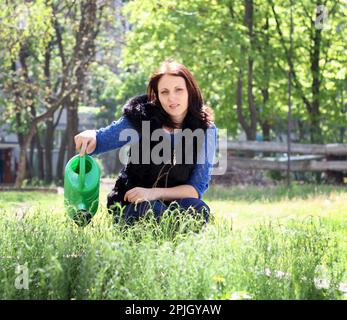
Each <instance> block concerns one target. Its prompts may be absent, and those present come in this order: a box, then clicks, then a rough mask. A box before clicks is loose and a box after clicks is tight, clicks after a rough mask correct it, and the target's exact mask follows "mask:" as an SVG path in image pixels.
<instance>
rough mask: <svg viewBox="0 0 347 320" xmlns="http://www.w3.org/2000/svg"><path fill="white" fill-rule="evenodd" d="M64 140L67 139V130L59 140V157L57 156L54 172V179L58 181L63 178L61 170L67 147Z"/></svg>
mask: <svg viewBox="0 0 347 320" xmlns="http://www.w3.org/2000/svg"><path fill="white" fill-rule="evenodd" d="M66 139H67V128H66V129H65V131H64V136H63V138H62V140H61V144H60V147H59V155H58V161H57V170H56V179H57V180H58V181H63V178H64V172H63V168H64V165H65V154H66V150H67V145H66V143H65V142H66Z"/></svg>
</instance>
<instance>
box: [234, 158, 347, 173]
mask: <svg viewBox="0 0 347 320" xmlns="http://www.w3.org/2000/svg"><path fill="white" fill-rule="evenodd" d="M232 167H236V168H240V169H245V170H247V169H251V170H252V169H254V170H280V171H285V170H287V163H286V162H283V161H270V160H261V159H247V158H240V157H228V170H231V169H232ZM327 170H331V171H347V161H316V160H311V161H291V171H327Z"/></svg>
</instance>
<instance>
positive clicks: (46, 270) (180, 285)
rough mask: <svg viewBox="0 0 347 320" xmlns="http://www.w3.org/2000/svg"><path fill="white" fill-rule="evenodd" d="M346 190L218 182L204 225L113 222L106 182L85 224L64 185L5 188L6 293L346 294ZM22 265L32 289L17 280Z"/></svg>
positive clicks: (0, 266)
mask: <svg viewBox="0 0 347 320" xmlns="http://www.w3.org/2000/svg"><path fill="white" fill-rule="evenodd" d="M346 191H347V190H346V189H345V188H342V187H340V188H338V187H329V186H320V187H318V188H317V187H314V186H295V187H294V188H293V189H292V190H290V191H289V192H288V191H287V190H286V188H285V187H277V188H272V189H264V188H255V187H251V188H246V189H241V188H232V189H226V188H220V187H218V186H212V187H211V188H210V189H209V190H208V192H207V193H206V197H205V199H204V200H205V201H206V202H207V203H208V204H209V206H210V208H211V210H212V212H213V215H214V217H215V219H213V221H212V222H211V223H209V224H208V225H207V226H206V228H203V230H202V231H200V232H194V230H195V231H196V229H199V228H200V227H201V226H199V221H196V220H193V219H191V218H189V217H183V218H182V217H181V218H175V217H174V215H173V216H171V218H170V217H167V218H166V219H164V220H163V221H162V222H161V223H160V224H157V223H155V221H153V219H151V218H150V217H149V218H148V219H146V220H144V221H141V222H139V223H137V224H135V226H133V227H128V228H126V227H125V226H124V225H122V224H120V225H115V224H114V223H113V220H112V216H111V215H109V214H108V213H107V211H106V210H105V199H106V198H105V195H106V190H102V192H101V197H100V200H101V201H100V202H101V208H100V210H99V212H98V213H97V215H96V216H95V217H94V218H93V220H92V222H91V224H90V225H88V226H87V227H86V228H78V227H77V226H76V225H75V224H74V223H73V222H72V221H71V220H70V219H69V218H68V217H67V216H66V214H65V211H64V208H63V196H62V195H55V194H39V193H12V192H2V193H1V194H0V203H1V205H0V213H1V215H0V234H1V242H0V299H13V298H17V299H53V298H57V299H234V298H242V297H243V298H251V299H341V298H343V293H342V292H341V290H340V289H339V288H340V287H341V284H342V283H343V282H347V279H346V273H345V270H346V267H347V248H346V247H347V245H346V239H347V223H346V221H347V219H346V215H347V201H346V200H347V192H346ZM18 266H27V268H28V274H29V279H30V280H29V289H28V290H19V289H16V287H15V283H16V281H17V282H18V276H19V275H20V273H19V272H18V270H16V268H18ZM16 271H17V273H16Z"/></svg>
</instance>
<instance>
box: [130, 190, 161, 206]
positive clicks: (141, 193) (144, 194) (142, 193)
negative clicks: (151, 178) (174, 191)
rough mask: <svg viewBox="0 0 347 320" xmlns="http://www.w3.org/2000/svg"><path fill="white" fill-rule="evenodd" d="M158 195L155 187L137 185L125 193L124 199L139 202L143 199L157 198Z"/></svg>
mask: <svg viewBox="0 0 347 320" xmlns="http://www.w3.org/2000/svg"><path fill="white" fill-rule="evenodd" d="M157 198H158V195H157V192H156V189H155V188H141V187H135V188H132V189H130V190H128V191H127V192H126V193H125V195H124V201H129V202H131V203H139V202H143V201H146V200H148V201H151V200H157Z"/></svg>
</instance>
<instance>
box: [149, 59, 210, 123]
mask: <svg viewBox="0 0 347 320" xmlns="http://www.w3.org/2000/svg"><path fill="white" fill-rule="evenodd" d="M165 74H168V75H172V76H177V77H182V78H183V79H184V80H185V82H186V86H187V91H188V113H187V116H186V117H185V120H184V123H186V124H188V123H187V122H189V123H190V124H192V122H194V125H192V126H193V127H194V128H192V129H195V128H197V127H200V128H203V129H206V128H208V127H209V126H210V125H211V124H212V123H213V120H214V116H213V111H212V109H211V108H210V107H208V106H206V105H205V104H204V101H203V97H202V94H201V90H200V88H199V86H198V84H197V82H196V80H195V79H194V76H193V75H192V73H191V72H190V71H189V70H188V68H187V67H186V66H184V65H183V64H181V63H179V62H177V61H175V60H172V59H166V60H164V61H163V62H162V63H161V65H160V66H159V68H158V69H157V70H156V71H155V72H154V73H153V74H152V75H151V77H150V79H149V83H148V86H147V95H148V100H149V101H151V102H152V103H154V104H155V105H156V106H157V107H158V108H159V110H160V115H161V116H160V118H161V120H162V122H163V124H164V125H165V126H168V127H171V128H177V127H178V124H176V123H175V122H174V121H173V120H172V119H171V117H170V115H169V114H168V113H167V112H166V111H165V110H164V108H163V107H162V106H161V103H160V101H159V95H158V82H159V80H160V79H161V77H162V76H163V75H165ZM188 126H189V127H191V125H188Z"/></svg>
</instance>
